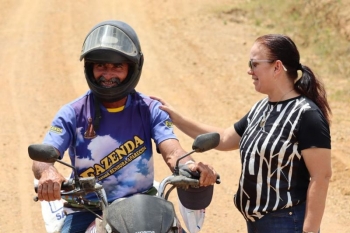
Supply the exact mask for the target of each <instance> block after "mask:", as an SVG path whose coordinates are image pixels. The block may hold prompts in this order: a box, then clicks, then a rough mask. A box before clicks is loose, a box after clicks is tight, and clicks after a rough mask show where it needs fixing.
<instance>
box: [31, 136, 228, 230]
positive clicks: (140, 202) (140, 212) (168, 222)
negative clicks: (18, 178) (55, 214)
mask: <svg viewBox="0 0 350 233" xmlns="http://www.w3.org/2000/svg"><path fill="white" fill-rule="evenodd" d="M219 141H220V135H219V134H218V133H207V134H201V135H199V136H198V137H197V138H196V139H195V140H194V142H193V144H192V151H190V152H189V153H187V154H185V155H183V156H182V157H180V158H179V159H178V160H177V161H176V166H175V168H174V172H173V174H172V175H170V176H168V177H166V178H164V179H163V180H162V181H161V182H160V184H159V188H158V192H157V194H156V195H155V196H152V195H147V194H135V195H133V196H131V197H126V198H121V199H117V200H115V201H113V202H112V203H110V204H109V203H108V201H107V197H106V193H105V191H104V188H103V186H102V185H100V184H99V183H98V182H97V180H96V179H95V177H79V176H78V174H77V172H76V169H75V167H74V166H71V165H70V164H67V163H65V162H63V161H61V160H59V159H58V155H57V152H56V150H55V148H53V147H52V146H50V145H46V144H32V145H30V146H29V147H28V153H29V157H30V158H31V159H32V160H35V161H39V162H47V163H53V162H58V163H61V164H63V165H65V166H68V167H70V168H71V169H73V171H74V178H70V179H68V180H67V181H65V182H64V183H63V184H62V186H61V196H62V197H67V198H70V199H72V200H74V202H75V204H76V205H78V206H79V207H82V208H85V209H86V210H88V211H90V212H92V213H93V214H95V216H96V220H95V221H94V222H93V223H92V224H91V225H90V226H89V227H88V229H87V230H86V232H97V233H102V232H103V233H105V232H108V233H112V232H113V233H182V232H183V228H182V226H181V223H180V221H179V218H178V217H177V216H176V213H175V210H174V205H173V203H172V202H170V201H169V200H168V198H169V195H170V193H171V192H172V191H173V190H174V189H175V188H177V189H178V190H179V189H184V190H187V189H189V188H190V189H193V188H195V189H196V188H199V174H198V172H192V171H190V170H189V169H188V167H187V166H186V165H179V162H180V160H181V159H183V158H185V157H187V156H189V155H190V154H192V153H195V152H197V153H202V152H205V151H208V150H210V149H213V148H215V147H216V146H217V145H218V144H219ZM220 182H221V181H220V176H219V175H218V177H217V180H216V183H217V184H220ZM169 187H170V188H169ZM36 190H37V186H35V191H36ZM91 192H94V193H96V195H97V196H98V199H99V202H98V206H97V207H98V209H100V210H102V215H99V214H97V213H96V212H95V211H94V210H92V209H90V207H88V205H87V203H88V200H86V199H84V196H85V195H86V194H88V193H91ZM34 201H38V198H37V197H35V198H34Z"/></svg>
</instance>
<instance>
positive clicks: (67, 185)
mask: <svg viewBox="0 0 350 233" xmlns="http://www.w3.org/2000/svg"><path fill="white" fill-rule="evenodd" d="M73 189H75V185H74V180H73V179H69V180H66V181H64V182H63V183H62V184H61V190H66V191H70V190H73ZM34 191H35V193H38V184H35V185H34Z"/></svg>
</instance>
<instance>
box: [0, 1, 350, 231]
mask: <svg viewBox="0 0 350 233" xmlns="http://www.w3.org/2000/svg"><path fill="white" fill-rule="evenodd" d="M237 1H238V0H237ZM234 2H235V1H227V0H221V1H220V4H219V3H218V2H217V1H211V0H192V1H186V0H176V1H170V0H165V1H159V0H144V1H117V0H114V1H110V0H108V1H106V0H91V1H87V0H79V1H58V0H47V1H41V0H31V1H29V0H18V1H12V0H2V1H1V10H0V11H1V14H0V22H1V26H0V27H1V30H0V41H1V43H0V48H1V53H0V59H1V63H0V70H1V71H2V74H3V75H2V78H1V81H0V84H1V91H0V106H1V109H2V111H1V112H0V119H1V121H0V122H1V130H0V137H1V147H0V148H1V151H0V152H1V159H0V175H1V177H2V181H1V184H2V185H1V186H2V192H0V201H1V206H2V214H1V217H0V232H4V233H8V232H26V233H31V232H36V233H37V232H45V228H44V225H43V221H42V218H41V212H40V205H39V203H35V202H33V201H32V198H33V196H34V192H33V175H32V172H31V160H30V159H29V157H28V154H27V147H28V145H29V144H31V143H39V142H41V140H42V139H43V136H44V134H45V133H46V131H47V129H48V127H49V125H50V122H51V119H52V117H53V116H54V114H55V113H56V111H57V110H58V108H59V107H60V106H62V105H63V104H65V103H66V102H68V101H70V100H73V99H75V98H76V97H78V96H79V95H81V94H83V93H84V92H85V91H86V90H87V85H86V82H85V79H84V76H83V64H82V63H81V62H79V54H80V49H81V46H82V43H83V40H84V38H85V35H86V33H87V32H88V31H89V30H90V28H91V27H92V26H93V25H95V24H96V23H97V22H100V21H102V20H107V19H119V20H123V21H126V22H127V23H129V24H130V25H131V26H132V27H134V29H135V30H136V32H137V33H138V35H139V38H140V41H141V46H142V48H143V52H144V54H145V65H144V69H143V75H142V78H141V81H140V84H139V86H138V87H137V90H138V91H141V92H144V93H145V94H148V95H155V96H159V97H162V98H164V99H166V100H168V101H169V102H171V103H172V104H173V105H174V106H175V107H176V108H178V109H179V110H180V111H182V112H183V113H184V114H186V115H190V116H193V117H195V118H196V119H198V120H200V121H203V122H207V123H212V124H215V125H219V126H223V127H226V126H229V125H232V124H233V122H235V121H236V120H237V119H239V118H240V117H241V116H243V114H244V113H245V112H246V111H247V110H248V109H249V108H250V106H251V105H252V104H253V103H254V102H255V101H256V100H258V99H260V98H262V96H261V95H259V94H257V93H255V91H254V88H253V86H252V84H251V80H250V78H249V76H248V75H247V74H246V70H247V65H246V61H247V59H248V52H249V49H250V46H251V44H252V42H253V41H254V39H255V38H256V36H257V35H256V33H255V30H254V28H253V26H251V25H246V24H244V21H243V23H238V22H242V21H240V20H236V21H234V20H233V21H229V22H228V23H227V22H226V20H224V19H222V18H220V17H218V12H220V10H222V8H223V6H225V4H227V3H230V4H231V5H233V4H234ZM234 17H236V18H240V17H242V16H241V15H239V12H236V15H234ZM335 127H340V126H337V125H336V126H335ZM177 133H178V136H179V138H180V140H181V143H182V144H183V146H184V147H185V148H188V149H189V148H190V146H191V143H192V140H191V139H189V138H188V137H186V136H184V135H183V134H182V133H181V132H177ZM343 136H344V137H345V135H343ZM348 148H349V146H348V147H347V149H348ZM343 149H344V148H343ZM341 151H342V150H339V153H338V154H334V155H333V158H334V161H335V163H334V166H337V167H335V172H338V171H339V172H342V173H336V176H335V177H336V180H334V182H332V184H331V190H330V198H329V200H328V202H327V209H326V213H325V218H324V221H323V225H322V227H323V232H327V233H328V232H329V233H332V232H348V233H349V232H350V227H349V224H348V223H347V220H349V219H350V211H349V207H348V203H349V193H350V192H349V193H347V192H348V191H349V190H348V189H345V191H344V188H341V186H340V188H339V187H338V185H341V184H342V182H343V181H344V179H346V180H347V179H350V178H349V176H348V175H349V171H348V170H346V167H349V165H350V163H348V164H346V163H345V164H344V162H342V160H340V159H339V158H340V157H343V156H344V154H342V153H341ZM344 151H345V150H344ZM194 157H195V158H196V159H197V160H199V159H200V160H202V161H206V162H208V163H211V164H212V165H213V166H214V167H215V168H216V170H218V171H219V173H220V174H221V178H222V184H221V185H218V186H216V187H215V194H214V195H215V196H214V198H213V201H212V205H211V206H210V207H209V208H208V209H207V215H206V216H207V217H206V221H205V224H204V228H203V230H202V232H210V233H211V232H224V233H225V232H227V233H230V232H245V222H244V220H243V218H242V216H241V215H240V214H239V213H238V211H237V210H236V209H235V207H234V205H233V202H232V197H233V194H234V192H235V191H236V188H237V181H238V177H239V172H240V165H239V158H238V152H230V153H224V152H217V151H212V152H207V153H204V154H197V155H194ZM155 161H156V163H157V165H156V166H157V170H156V178H157V179H161V178H162V177H164V176H165V175H168V174H169V171H168V169H167V168H166V166H165V164H164V163H163V162H162V160H161V157H160V156H157V158H156V160H155ZM347 182H348V181H347Z"/></svg>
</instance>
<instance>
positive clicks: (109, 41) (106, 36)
mask: <svg viewBox="0 0 350 233" xmlns="http://www.w3.org/2000/svg"><path fill="white" fill-rule="evenodd" d="M101 48H102V49H108V50H114V51H118V52H121V53H123V54H126V55H128V56H135V55H137V48H136V46H135V44H134V42H132V40H131V39H130V38H129V37H128V36H127V35H126V34H125V33H124V32H123V31H122V30H120V29H119V28H117V27H115V26H112V25H102V26H100V27H98V28H96V29H95V30H93V31H92V32H91V33H90V34H89V35H88V36H87V37H86V39H85V41H84V44H83V48H82V50H81V59H82V58H83V57H84V55H85V54H86V53H88V52H90V51H93V50H96V49H101ZM81 59H80V60H81Z"/></svg>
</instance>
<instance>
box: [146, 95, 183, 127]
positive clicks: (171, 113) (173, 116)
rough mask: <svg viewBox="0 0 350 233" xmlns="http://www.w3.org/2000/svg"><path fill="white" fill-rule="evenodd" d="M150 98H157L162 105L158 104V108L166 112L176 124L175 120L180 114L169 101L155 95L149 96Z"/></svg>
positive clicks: (177, 119)
mask: <svg viewBox="0 0 350 233" xmlns="http://www.w3.org/2000/svg"><path fill="white" fill-rule="evenodd" d="M150 97H151V99H154V100H158V101H159V102H160V103H161V104H162V105H161V106H159V108H160V109H161V110H163V111H165V112H167V113H168V114H169V116H170V118H171V120H172V121H173V123H174V124H175V125H176V123H177V122H179V119H180V118H181V115H180V114H179V113H178V112H176V110H175V108H174V107H173V106H171V105H170V104H169V103H167V102H165V101H164V100H163V99H161V98H158V97H155V96H150Z"/></svg>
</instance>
